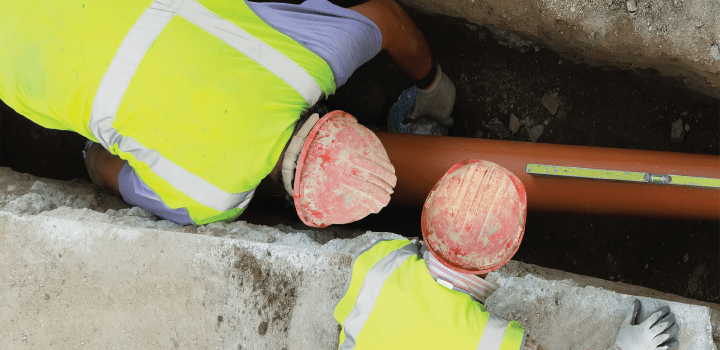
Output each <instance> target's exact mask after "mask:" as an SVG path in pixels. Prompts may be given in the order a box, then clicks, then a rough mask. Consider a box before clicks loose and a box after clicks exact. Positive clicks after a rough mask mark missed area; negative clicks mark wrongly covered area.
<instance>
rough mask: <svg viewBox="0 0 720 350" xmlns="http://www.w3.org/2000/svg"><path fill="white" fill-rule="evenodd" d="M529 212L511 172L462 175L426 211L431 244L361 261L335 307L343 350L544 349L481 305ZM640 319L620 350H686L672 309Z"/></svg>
mask: <svg viewBox="0 0 720 350" xmlns="http://www.w3.org/2000/svg"><path fill="white" fill-rule="evenodd" d="M526 208H527V200H526V195H525V187H524V186H523V184H522V182H520V180H519V179H518V178H517V177H516V176H515V175H513V174H512V173H511V172H509V171H508V170H507V169H505V168H503V167H501V166H499V165H497V164H494V163H491V162H486V161H482V160H466V161H463V162H460V163H458V164H456V165H455V166H453V167H452V168H451V169H450V170H448V172H447V173H446V174H445V175H444V176H443V177H442V178H441V179H440V180H439V181H438V183H437V184H436V185H435V187H433V189H432V191H431V192H430V195H429V196H428V198H427V200H426V201H425V205H424V207H423V213H422V234H423V241H421V242H419V241H409V240H380V241H376V242H373V243H372V244H371V245H370V246H369V247H368V248H365V249H364V250H362V251H361V252H360V253H359V254H358V255H357V256H356V257H355V259H354V260H353V263H352V275H351V278H350V281H349V283H348V285H347V288H346V291H345V293H344V295H343V296H342V298H341V299H340V300H339V301H338V303H337V305H336V307H335V319H336V320H337V321H338V323H340V325H341V326H342V329H341V332H340V341H339V349H340V350H351V349H357V350H361V349H362V350H370V349H372V350H436V349H454V350H464V349H467V350H535V349H537V348H538V347H537V345H536V344H534V343H533V342H531V341H529V340H528V339H527V338H528V337H527V334H526V330H525V329H524V328H523V327H522V325H520V323H518V322H516V321H506V320H503V319H501V318H499V317H496V316H494V315H492V314H490V313H489V312H487V310H485V308H484V307H483V304H481V303H482V302H484V301H485V299H486V298H487V297H489V296H490V294H492V293H493V292H494V291H495V290H496V289H498V288H499V286H498V285H496V284H494V283H492V282H489V281H486V280H485V279H484V277H485V276H486V275H487V274H488V273H489V272H491V271H494V270H496V269H498V268H500V266H502V265H504V264H505V263H506V262H507V261H508V260H510V258H511V257H512V256H513V255H514V254H515V252H516V251H517V249H518V247H519V246H520V242H521V241H522V237H523V232H524V229H525V218H526ZM639 311H640V302H639V301H637V300H636V301H634V304H633V309H632V311H631V312H630V314H628V316H627V317H626V318H625V320H624V321H623V322H622V325H621V328H620V331H619V333H618V336H617V340H616V341H615V343H614V344H615V345H614V346H613V347H612V348H610V350H671V349H674V348H675V347H677V345H678V342H677V340H676V338H675V336H676V334H677V332H678V325H677V324H676V323H675V316H674V315H673V314H672V313H671V312H670V309H669V308H668V307H667V306H665V307H662V308H660V309H659V310H658V311H656V312H654V313H653V314H652V315H651V316H649V317H648V318H647V319H646V320H645V321H643V322H640V324H638V322H637V317H638V314H639ZM608 343H610V342H608ZM539 345H542V344H539Z"/></svg>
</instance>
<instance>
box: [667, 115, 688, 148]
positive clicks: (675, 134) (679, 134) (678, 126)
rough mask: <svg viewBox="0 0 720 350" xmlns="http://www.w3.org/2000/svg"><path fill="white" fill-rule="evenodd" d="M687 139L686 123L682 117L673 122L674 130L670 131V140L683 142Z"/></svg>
mask: <svg viewBox="0 0 720 350" xmlns="http://www.w3.org/2000/svg"><path fill="white" fill-rule="evenodd" d="M684 140H685V124H683V121H682V119H678V120H676V121H675V122H674V123H672V130H671V131H670V141H672V142H675V143H682V142H683V141H684Z"/></svg>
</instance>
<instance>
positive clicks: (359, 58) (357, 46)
mask: <svg viewBox="0 0 720 350" xmlns="http://www.w3.org/2000/svg"><path fill="white" fill-rule="evenodd" d="M246 3H247V5H248V6H249V7H250V9H252V10H253V12H255V14H256V15H257V16H258V17H260V18H262V19H263V20H264V21H265V22H266V23H267V24H268V25H270V26H271V27H273V28H274V29H276V30H278V31H279V32H281V33H283V34H285V35H287V36H289V37H291V38H293V40H295V41H297V42H299V43H300V44H302V45H303V46H305V48H307V49H308V50H310V51H312V52H313V53H315V54H316V55H318V56H320V57H321V58H322V59H323V60H325V62H327V64H328V65H329V66H330V69H332V72H333V75H334V77H335V85H336V86H337V87H340V86H342V85H343V84H345V82H347V80H348V78H350V75H352V73H353V72H354V71H355V70H356V69H357V68H358V67H360V66H362V65H363V64H364V63H365V62H367V61H369V60H370V59H371V58H373V57H375V55H377V54H378V52H380V49H381V48H382V34H381V33H380V29H378V27H377V25H375V23H374V22H373V21H371V20H370V19H368V18H367V17H365V16H363V15H361V14H360V13H358V12H355V11H353V10H350V9H346V8H342V7H340V6H337V5H334V4H332V3H330V2H328V1H327V0H307V1H305V2H303V3H302V4H300V5H294V4H282V3H276V2H269V3H257V2H250V1H246Z"/></svg>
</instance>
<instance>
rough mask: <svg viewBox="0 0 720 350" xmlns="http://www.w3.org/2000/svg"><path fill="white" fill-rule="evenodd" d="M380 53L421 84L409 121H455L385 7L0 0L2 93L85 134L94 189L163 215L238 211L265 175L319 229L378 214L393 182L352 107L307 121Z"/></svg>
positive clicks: (226, 0)
mask: <svg viewBox="0 0 720 350" xmlns="http://www.w3.org/2000/svg"><path fill="white" fill-rule="evenodd" d="M331 1H334V2H337V3H339V4H340V5H343V3H344V4H345V6H344V7H343V6H339V5H336V4H334V3H332V2H331ZM381 50H384V51H386V52H387V53H388V54H389V56H390V57H391V58H392V59H393V60H394V61H395V62H396V63H397V64H398V65H399V66H400V67H401V68H402V69H403V70H404V71H405V72H407V73H408V75H409V76H410V77H411V78H412V79H413V80H414V81H415V84H416V86H417V87H418V89H419V91H420V93H418V95H417V99H416V107H415V110H414V111H413V114H412V116H411V117H417V116H427V117H431V118H435V119H437V120H438V121H440V122H442V123H443V124H445V125H452V122H453V121H452V119H451V117H450V114H451V112H452V108H453V105H454V101H455V88H454V86H453V84H452V82H451V81H450V79H449V78H448V77H447V75H446V74H444V73H443V72H442V70H441V69H440V66H439V65H438V64H437V63H436V62H435V61H434V59H433V57H432V55H431V53H430V50H429V48H428V45H427V42H426V41H425V39H424V37H423V35H422V33H420V31H419V29H418V28H417V27H416V26H415V24H414V23H413V22H412V20H411V19H410V18H409V17H408V15H407V14H406V13H405V12H404V11H403V9H402V8H401V7H400V6H399V5H398V4H397V3H396V2H394V1H393V0H330V1H328V0H307V1H305V2H303V3H302V4H299V5H294V4H282V3H254V2H248V1H242V0H155V1H153V0H127V1H100V0H82V1H80V0H63V1H51V0H40V1H4V2H3V3H2V4H1V5H0V99H2V100H3V101H4V102H5V103H6V104H7V105H9V106H10V107H12V108H13V109H15V110H16V111H17V112H18V113H19V114H21V115H23V116H25V117H27V118H29V119H31V120H32V121H34V122H36V123H37V124H39V125H41V126H44V127H47V128H52V129H59V130H72V131H75V132H77V133H79V134H81V135H83V136H85V137H87V138H88V139H89V140H90V142H89V143H88V147H86V152H84V154H85V156H86V165H87V167H88V172H89V174H90V177H91V179H92V180H93V182H95V183H96V184H97V185H98V186H100V187H101V188H104V189H106V190H108V191H110V192H112V193H115V194H116V195H119V196H122V198H123V199H125V201H126V202H128V203H130V204H133V205H138V206H141V207H143V208H145V209H147V210H149V211H150V212H152V213H154V214H156V215H158V216H159V217H161V218H164V219H168V220H172V221H175V222H177V223H180V224H197V225H200V224H205V223H209V222H215V221H230V220H233V219H235V218H237V217H238V216H239V215H240V214H241V213H242V212H243V210H244V209H245V208H246V207H247V205H248V203H249V201H250V199H251V198H252V197H253V194H254V192H255V189H256V187H257V186H258V185H259V183H260V182H261V180H263V179H264V178H266V177H271V178H273V179H275V180H276V181H277V182H278V183H282V184H284V185H285V188H286V190H287V192H288V194H289V195H291V196H293V197H294V201H295V203H297V204H299V205H298V207H297V210H298V214H299V215H300V217H301V219H302V220H303V221H304V222H305V223H307V224H308V225H311V226H316V227H324V226H327V225H330V224H336V223H346V222H350V221H355V220H357V219H360V218H362V217H364V216H366V215H368V214H370V213H375V212H377V211H379V210H380V209H381V208H383V207H384V206H385V205H387V203H388V201H389V199H390V194H391V193H392V189H393V187H394V186H395V182H396V177H395V174H394V168H393V167H392V165H391V164H390V162H389V160H388V157H387V154H386V152H385V150H384V148H383V147H382V144H380V141H379V140H378V139H377V137H375V135H374V134H372V133H371V132H370V131H369V130H367V129H366V128H364V127H363V126H361V125H359V124H358V123H357V122H356V121H355V120H354V118H353V117H352V116H350V115H348V114H346V113H341V112H337V113H334V114H331V115H330V114H329V115H327V116H326V115H324V113H323V114H319V115H317V116H316V117H313V118H310V116H312V115H313V114H314V113H313V109H312V108H313V106H315V105H316V103H317V102H318V101H320V100H322V99H323V98H325V97H327V96H329V95H331V94H333V93H334V92H335V90H336V88H337V87H339V86H341V85H343V84H344V83H345V82H346V81H347V79H348V77H349V76H350V75H351V74H352V73H353V71H354V70H355V69H357V68H358V67H359V66H360V65H362V64H363V63H365V62H366V61H368V60H369V59H371V58H372V57H373V56H375V55H376V54H377V53H378V52H380V51H381ZM301 130H302V131H303V132H304V133H305V134H304V136H303V135H301V136H298V137H297V138H295V139H296V141H295V143H296V145H295V146H294V149H292V150H290V152H286V149H288V148H290V147H289V144H290V143H291V142H290V140H291V138H293V135H298V134H299V133H300V131H301ZM338 137H340V138H338ZM298 144H299V145H298ZM286 154H289V155H290V156H294V157H295V158H294V159H284V157H285V156H286ZM283 163H287V164H285V165H284V166H283ZM293 169H294V170H293ZM281 170H282V171H281ZM306 182H307V183H306ZM328 185H331V186H328ZM298 186H299V187H301V189H300V190H298V189H297V188H295V187H298Z"/></svg>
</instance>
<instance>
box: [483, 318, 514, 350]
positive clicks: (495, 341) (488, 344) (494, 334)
mask: <svg viewBox="0 0 720 350" xmlns="http://www.w3.org/2000/svg"><path fill="white" fill-rule="evenodd" d="M507 327H508V321H505V320H503V319H502V318H500V317H496V316H493V315H490V318H488V321H487V324H486V325H485V329H484V330H483V333H482V338H480V343H479V344H478V346H477V350H496V349H497V350H500V346H501V345H502V341H503V338H505V331H506V330H507Z"/></svg>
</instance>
